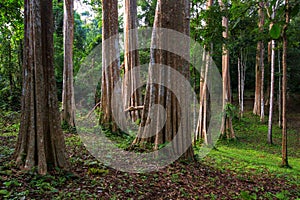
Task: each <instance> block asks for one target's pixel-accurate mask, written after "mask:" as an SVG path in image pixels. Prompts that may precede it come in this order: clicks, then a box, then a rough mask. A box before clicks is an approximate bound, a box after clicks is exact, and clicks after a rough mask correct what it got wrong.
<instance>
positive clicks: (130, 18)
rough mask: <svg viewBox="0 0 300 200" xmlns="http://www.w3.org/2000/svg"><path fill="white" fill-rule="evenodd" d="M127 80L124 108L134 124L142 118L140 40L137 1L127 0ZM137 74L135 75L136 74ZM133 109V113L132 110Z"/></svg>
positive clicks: (124, 91) (124, 90) (124, 92)
mask: <svg viewBox="0 0 300 200" xmlns="http://www.w3.org/2000/svg"><path fill="white" fill-rule="evenodd" d="M124 15H125V16H124V18H125V55H124V57H125V59H124V60H125V80H124V88H123V97H124V101H125V102H124V108H125V109H127V110H129V112H130V113H129V115H130V118H131V119H132V121H133V122H135V121H136V120H137V119H139V118H140V111H139V110H137V109H136V108H137V107H138V106H140V105H141V97H140V89H139V88H137V85H139V75H138V71H136V70H134V71H133V69H134V67H136V66H139V65H140V62H139V53H138V50H137V49H138V47H137V45H138V38H137V30H136V28H137V0H125V13H124ZM134 72H135V73H134ZM128 108H132V111H130V109H128Z"/></svg>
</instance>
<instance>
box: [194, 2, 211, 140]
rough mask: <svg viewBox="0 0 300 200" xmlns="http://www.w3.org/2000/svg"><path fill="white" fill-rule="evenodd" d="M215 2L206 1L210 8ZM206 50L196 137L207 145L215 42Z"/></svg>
mask: <svg viewBox="0 0 300 200" xmlns="http://www.w3.org/2000/svg"><path fill="white" fill-rule="evenodd" d="M212 4H213V0H208V1H207V2H206V9H207V10H208V9H209V8H210V7H211V6H212ZM207 23H210V20H208V22H207ZM204 49H205V51H204V52H203V63H205V65H203V66H202V68H201V72H200V109H199V118H198V123H197V128H196V139H199V138H200V137H201V138H202V139H203V140H204V143H205V144H206V145H208V144H211V142H212V141H211V137H210V136H209V135H208V130H207V128H208V121H209V118H208V116H207V115H208V114H209V113H208V112H209V108H208V106H209V103H208V99H209V92H208V91H207V90H208V88H207V74H208V70H209V68H210V66H211V63H212V60H211V52H212V51H213V44H212V43H211V44H210V47H208V48H206V47H204Z"/></svg>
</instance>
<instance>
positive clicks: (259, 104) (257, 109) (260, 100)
mask: <svg viewBox="0 0 300 200" xmlns="http://www.w3.org/2000/svg"><path fill="white" fill-rule="evenodd" d="M264 6H265V5H264V2H263V1H261V2H259V9H258V15H259V23H258V27H259V30H260V32H261V33H262V32H263V26H264V23H265V18H264V11H263V10H264ZM256 51H257V52H256V67H255V73H256V81H255V99H254V108H253V113H254V114H256V115H259V116H260V121H261V122H263V121H264V71H265V70H264V51H265V49H264V42H263V40H260V41H258V43H257V50H256Z"/></svg>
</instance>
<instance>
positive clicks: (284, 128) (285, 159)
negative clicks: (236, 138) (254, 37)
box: [281, 0, 290, 167]
mask: <svg viewBox="0 0 300 200" xmlns="http://www.w3.org/2000/svg"><path fill="white" fill-rule="evenodd" d="M289 22H290V13H289V0H285V25H284V28H283V36H282V39H283V51H282V72H283V73H282V163H281V165H282V166H284V167H288V166H289V163H288V151H287V123H286V89H287V43H288V40H287V35H286V32H287V28H288V27H287V26H288V24H289Z"/></svg>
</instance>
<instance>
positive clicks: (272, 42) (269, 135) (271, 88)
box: [268, 6, 276, 144]
mask: <svg viewBox="0 0 300 200" xmlns="http://www.w3.org/2000/svg"><path fill="white" fill-rule="evenodd" d="M275 12H276V10H275V6H273V7H272V16H271V19H272V20H274V18H275V14H276V13H275ZM272 26H273V22H271V24H270V29H271V28H272ZM270 44H271V45H270V46H271V47H270V48H271V49H269V50H268V51H271V57H270V64H271V65H270V66H271V83H270V108H269V122H268V142H269V144H273V138H272V120H273V105H274V82H275V80H274V73H275V40H271V42H270Z"/></svg>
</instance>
